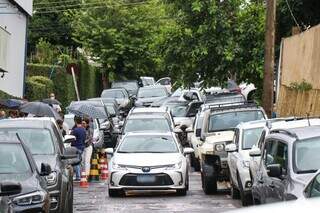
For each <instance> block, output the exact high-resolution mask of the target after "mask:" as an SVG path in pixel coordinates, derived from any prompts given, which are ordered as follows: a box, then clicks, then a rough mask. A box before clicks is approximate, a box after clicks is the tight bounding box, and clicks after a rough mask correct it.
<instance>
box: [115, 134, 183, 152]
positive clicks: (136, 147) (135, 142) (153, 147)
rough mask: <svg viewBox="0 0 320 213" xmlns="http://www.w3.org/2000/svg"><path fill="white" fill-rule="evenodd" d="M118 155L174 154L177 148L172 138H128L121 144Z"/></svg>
mask: <svg viewBox="0 0 320 213" xmlns="http://www.w3.org/2000/svg"><path fill="white" fill-rule="evenodd" d="M118 152H119V153H121V152H122V153H176V152H178V147H177V145H176V143H175V142H174V140H173V138H172V137H167V136H128V137H126V138H125V139H124V141H123V142H122V143H121V145H120V147H119V150H118Z"/></svg>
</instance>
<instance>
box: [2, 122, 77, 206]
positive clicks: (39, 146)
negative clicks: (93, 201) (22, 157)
mask: <svg viewBox="0 0 320 213" xmlns="http://www.w3.org/2000/svg"><path fill="white" fill-rule="evenodd" d="M0 133H1V134H4V135H9V136H11V137H13V136H15V135H16V134H18V135H19V137H20V138H21V140H22V141H23V143H24V144H25V145H26V146H27V147H28V148H29V149H30V152H31V154H32V156H33V158H34V159H35V162H36V164H37V167H38V170H41V167H42V163H43V162H47V163H48V164H49V165H50V167H51V168H52V172H50V173H49V174H47V175H46V176H45V178H46V183H47V190H48V191H49V193H50V201H51V202H50V203H51V204H50V212H72V210H73V169H72V166H73V165H77V164H79V163H80V162H81V159H80V158H79V154H78V151H77V149H76V148H74V147H69V148H65V147H64V145H63V143H64V140H63V137H62V135H61V134H60V132H59V130H58V128H57V126H56V124H55V122H54V120H53V119H51V118H21V119H6V120H0ZM74 139H75V138H73V140H74ZM71 140H72V139H71Z"/></svg>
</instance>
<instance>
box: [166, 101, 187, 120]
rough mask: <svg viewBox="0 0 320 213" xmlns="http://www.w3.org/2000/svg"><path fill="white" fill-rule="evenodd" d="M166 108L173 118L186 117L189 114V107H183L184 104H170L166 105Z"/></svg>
mask: <svg viewBox="0 0 320 213" xmlns="http://www.w3.org/2000/svg"><path fill="white" fill-rule="evenodd" d="M164 106H165V107H166V106H167V107H168V108H169V109H170V110H171V113H172V116H173V117H185V116H186V113H187V107H188V105H182V104H179V103H177V104H173V103H171V104H170V103H168V104H165V105H164Z"/></svg>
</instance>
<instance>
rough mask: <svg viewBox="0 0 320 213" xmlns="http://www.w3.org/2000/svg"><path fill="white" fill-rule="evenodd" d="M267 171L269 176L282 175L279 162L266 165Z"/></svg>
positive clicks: (276, 176) (278, 176)
mask: <svg viewBox="0 0 320 213" xmlns="http://www.w3.org/2000/svg"><path fill="white" fill-rule="evenodd" d="M267 173H268V176H269V177H275V178H280V177H281V176H282V167H281V165H280V164H271V165H269V166H267Z"/></svg>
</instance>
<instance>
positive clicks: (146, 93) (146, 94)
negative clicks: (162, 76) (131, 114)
mask: <svg viewBox="0 0 320 213" xmlns="http://www.w3.org/2000/svg"><path fill="white" fill-rule="evenodd" d="M161 96H167V92H166V89H165V88H141V89H139V92H138V98H152V97H161Z"/></svg>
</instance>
